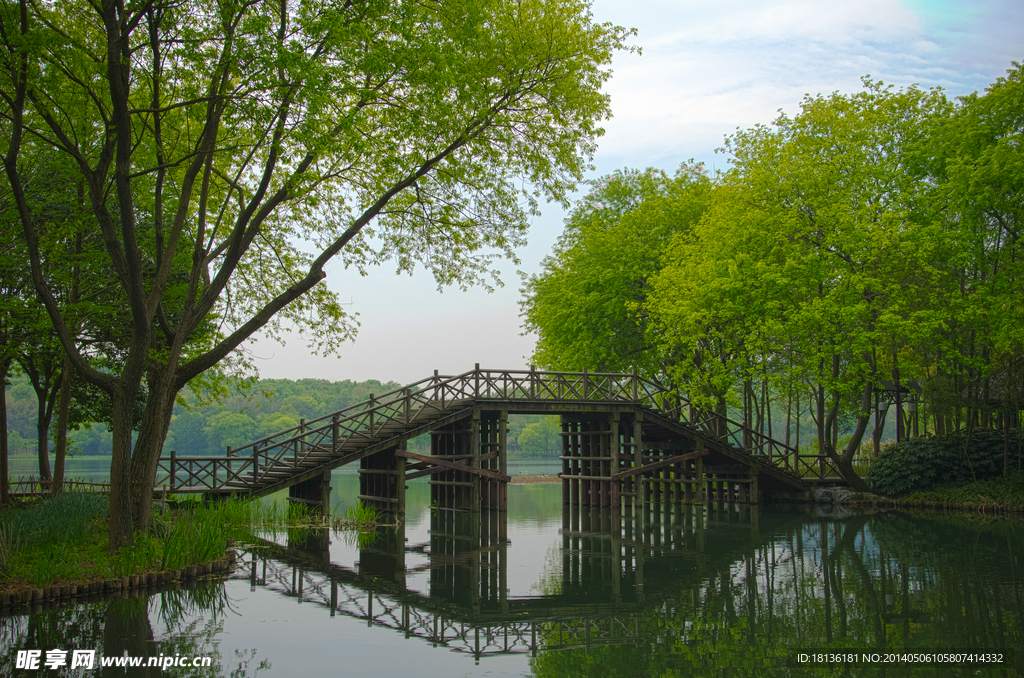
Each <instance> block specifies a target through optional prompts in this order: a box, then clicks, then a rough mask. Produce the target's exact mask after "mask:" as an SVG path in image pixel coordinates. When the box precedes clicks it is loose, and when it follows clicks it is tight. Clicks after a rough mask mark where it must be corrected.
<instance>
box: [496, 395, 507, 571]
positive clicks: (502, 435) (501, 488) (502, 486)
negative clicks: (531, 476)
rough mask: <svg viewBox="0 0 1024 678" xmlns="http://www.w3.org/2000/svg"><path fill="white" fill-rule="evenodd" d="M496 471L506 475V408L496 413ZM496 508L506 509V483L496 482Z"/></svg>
mask: <svg viewBox="0 0 1024 678" xmlns="http://www.w3.org/2000/svg"><path fill="white" fill-rule="evenodd" d="M498 471H499V472H500V473H501V474H502V475H506V476H507V475H508V410H502V411H501V412H499V413H498ZM498 509H499V510H501V511H507V510H508V483H499V484H498ZM502 553H503V554H504V553H505V552H504V551H502ZM502 576H504V572H502ZM502 590H503V591H504V589H502Z"/></svg>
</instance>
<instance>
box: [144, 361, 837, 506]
mask: <svg viewBox="0 0 1024 678" xmlns="http://www.w3.org/2000/svg"><path fill="white" fill-rule="evenodd" d="M474 399H489V400H569V401H576V402H579V401H598V402H608V401H618V402H636V403H639V404H643V405H648V406H650V407H651V408H653V409H655V410H657V411H659V412H660V413H661V414H662V415H663V416H666V417H668V418H670V419H673V420H676V421H684V422H686V423H688V424H690V425H691V426H693V427H695V428H697V429H699V430H701V431H702V432H703V433H704V434H705V435H707V436H709V437H711V438H713V439H716V440H720V441H722V442H725V443H727V444H730V445H733V446H735V447H737V448H739V449H742V450H744V451H746V452H747V453H749V454H751V455H753V456H755V457H757V458H760V459H762V460H763V461H767V462H769V463H771V464H773V465H777V466H779V467H781V468H783V469H785V470H786V471H789V472H791V473H795V474H797V475H801V476H802V475H814V476H818V477H823V476H824V475H825V474H826V473H827V472H830V471H832V470H833V469H832V465H831V462H830V461H827V459H823V455H817V454H814V455H806V454H800V453H799V451H798V450H796V449H795V448H793V447H790V446H788V445H786V444H784V443H782V442H780V441H778V440H775V439H774V438H771V437H770V436H767V435H765V434H763V433H761V432H760V431H757V430H755V429H752V428H750V427H747V426H744V425H743V424H742V423H740V422H736V421H733V420H731V419H729V418H728V417H725V416H723V415H719V414H716V413H713V412H708V411H706V410H702V409H701V408H698V407H696V406H694V405H693V404H692V402H691V401H690V400H689V399H687V398H686V397H684V396H682V395H681V394H679V393H677V392H674V391H672V390H670V389H669V388H667V387H666V386H664V385H662V384H660V383H658V382H657V381H654V380H652V379H648V378H646V377H643V376H640V375H639V374H637V373H636V371H633V372H632V373H618V372H589V371H587V370H584V371H583V372H543V371H537V370H534V369H530V370H482V369H480V367H479V365H477V366H476V367H475V368H474V369H472V370H470V371H468V372H463V373H462V374H459V375H441V374H439V373H437V372H436V371H435V372H434V375H433V376H431V377H427V378H426V379H421V380H420V381H417V382H413V383H412V384H408V385H406V386H402V387H401V388H397V389H393V390H391V391H388V392H386V393H383V394H381V395H380V396H375V395H373V394H371V395H370V397H369V398H368V399H366V400H362V401H360V402H358V403H355V404H353V405H349V406H348V407H344V408H342V409H340V410H338V411H336V412H332V413H330V414H327V415H324V416H322V417H319V418H317V419H313V420H311V421H308V422H307V421H305V420H303V421H302V422H301V423H300V424H299V426H295V427H292V428H289V429H285V430H283V431H279V432H278V433H275V434H273V435H269V436H265V437H263V438H260V439H258V440H256V441H254V442H251V443H248V444H246V445H244V446H243V447H241V448H239V449H232V448H230V447H229V448H228V451H227V455H226V456H224V457H177V456H176V454H174V453H172V455H171V456H170V458H161V459H160V462H159V465H158V471H162V472H164V473H165V474H166V477H165V478H164V483H163V484H164V485H168V484H169V486H170V489H172V490H173V489H174V488H175V487H176V486H181V484H180V483H179V478H178V475H179V471H181V472H184V473H185V478H184V481H185V482H184V485H185V486H189V487H193V488H196V487H207V488H209V489H214V486H217V485H219V484H226V483H229V482H236V483H240V484H244V485H247V486H249V487H252V488H255V487H257V486H258V485H259V483H260V481H261V479H264V478H266V477H267V475H268V472H269V471H270V470H271V469H273V468H274V467H279V466H280V465H281V464H287V465H289V466H291V467H293V468H294V467H299V466H301V465H302V463H303V462H304V461H306V460H307V459H308V458H309V456H310V455H311V454H316V453H318V452H322V451H323V450H324V449H329V450H330V451H331V453H332V454H337V453H338V451H339V450H340V449H341V448H342V447H344V446H345V445H346V444H347V443H350V442H352V441H353V440H354V439H357V438H358V439H365V440H371V439H373V438H374V437H375V436H376V435H377V434H379V433H380V432H381V430H382V429H383V428H384V427H385V426H387V425H388V424H390V423H393V422H396V421H402V422H403V423H405V424H409V423H411V422H412V420H413V419H415V418H416V416H418V415H419V414H420V413H422V412H425V411H427V410H428V409H431V408H433V409H438V410H440V409H443V408H444V407H446V404H450V403H451V402H453V401H459V400H474ZM289 454H290V455H291V458H290V459H288V456H289ZM826 462H827V463H826ZM826 466H828V469H826ZM219 473H222V474H223V475H222V476H221V477H222V478H223V481H221V483H218V480H217V476H218V475H219ZM205 474H212V476H213V477H212V479H210V480H207V478H206V477H202V476H203V475H205Z"/></svg>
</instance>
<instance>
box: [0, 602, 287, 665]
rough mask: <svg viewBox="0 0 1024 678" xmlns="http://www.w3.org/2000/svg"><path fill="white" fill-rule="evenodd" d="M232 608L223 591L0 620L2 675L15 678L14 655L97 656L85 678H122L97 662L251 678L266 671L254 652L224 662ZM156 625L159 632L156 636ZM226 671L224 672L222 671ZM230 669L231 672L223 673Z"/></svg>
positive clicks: (98, 604) (95, 605) (66, 608)
mask: <svg viewBox="0 0 1024 678" xmlns="http://www.w3.org/2000/svg"><path fill="white" fill-rule="evenodd" d="M228 606H229V601H228V598H227V593H226V591H225V588H224V585H223V584H222V583H219V584H214V585H210V586H203V587H199V588H195V589H190V590H181V591H165V592H163V593H159V594H155V595H153V596H150V597H148V598H120V599H115V600H108V601H101V602H97V603H86V604H81V605H76V606H72V607H64V608H60V609H57V610H48V611H46V612H43V613H40V614H35V615H30V616H19V617H8V618H5V619H2V620H0V646H3V647H7V648H10V651H9V652H8V653H5V656H2V657H0V675H13V673H14V659H15V655H16V654H17V653H16V650H20V649H26V650H28V649H31V650H35V649H38V650H42V651H43V653H44V655H43V656H44V657H45V652H46V651H47V650H54V649H62V650H67V651H68V658H69V660H70V656H71V650H95V651H96V661H95V664H94V668H93V672H92V673H90V675H97V676H108V675H109V676H124V675H125V668H123V667H106V668H102V667H100V657H120V656H123V655H125V654H127V655H129V656H131V657H144V658H149V657H159V656H160V655H164V656H165V657H172V656H176V655H180V656H182V657H196V656H199V657H206V656H209V657H211V658H212V659H213V661H212V664H211V666H208V667H191V666H189V667H173V666H172V667H168V668H166V669H162V668H160V667H156V666H153V667H149V666H142V667H138V668H133V669H131V675H133V676H143V677H145V676H158V675H159V676H211V677H212V676H224V675H230V676H232V678H243V677H245V676H255V675H256V674H257V673H259V671H260V670H261V669H263V668H269V666H270V663H269V662H268V661H267V660H263V661H261V662H259V664H258V665H256V666H251V665H252V664H253V662H254V661H255V659H256V655H257V651H256V650H255V649H253V650H246V651H243V652H241V653H239V652H235V657H234V658H233V659H232V660H230V661H225V658H224V657H222V656H221V654H220V651H219V643H220V641H219V640H218V636H219V635H220V634H221V633H222V632H223V630H224V614H225V612H226V611H227V610H228ZM154 622H155V624H156V627H157V628H158V629H159V632H155V631H154ZM226 665H227V666H226ZM228 666H229V667H231V668H230V669H229V668H228ZM229 671H230V672H229ZM80 672H81V669H78V668H76V669H75V670H74V671H72V670H71V669H70V661H68V662H67V665H66V666H64V667H63V668H62V669H58V670H57V671H52V670H48V669H45V668H43V669H41V670H40V671H38V673H37V675H40V676H43V675H68V676H70V675H78V674H79V673H80Z"/></svg>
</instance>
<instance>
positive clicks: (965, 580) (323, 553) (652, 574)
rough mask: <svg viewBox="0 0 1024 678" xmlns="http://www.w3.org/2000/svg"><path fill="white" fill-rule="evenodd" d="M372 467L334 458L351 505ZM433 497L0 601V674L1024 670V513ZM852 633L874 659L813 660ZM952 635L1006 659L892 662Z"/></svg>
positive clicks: (420, 488)
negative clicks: (67, 662) (38, 652)
mask: <svg viewBox="0 0 1024 678" xmlns="http://www.w3.org/2000/svg"><path fill="white" fill-rule="evenodd" d="M357 484H358V478H357V476H356V475H355V474H351V473H348V474H346V473H339V474H336V475H335V478H334V486H335V490H334V491H335V497H336V502H341V501H343V499H344V497H352V496H354V495H355V494H356V493H357V492H356V488H357ZM428 497H429V492H428V488H427V485H426V483H425V482H422V481H414V482H412V483H410V488H409V494H408V499H409V506H410V510H409V513H408V515H407V516H406V518H405V520H404V521H403V522H402V524H401V526H400V527H397V528H386V529H381V530H379V531H378V532H377V533H374V534H372V535H364V536H361V537H357V536H355V535H352V534H343V533H333V534H332V533H326V532H322V533H308V532H307V533H299V532H296V531H293V532H291V533H287V532H285V533H280V534H277V535H267V536H268V537H272V538H273V542H274V544H276V546H269V545H262V547H260V548H254V549H251V550H249V551H247V552H246V553H245V554H243V556H242V557H241V559H240V563H239V565H238V568H237V569H236V570H235V572H234V573H233V574H232V576H231V578H230V579H229V580H228V581H226V582H220V583H216V584H213V585H210V586H205V587H202V588H199V589H197V590H194V591H188V592H175V593H164V594H160V595H156V596H152V597H150V598H148V599H146V598H142V599H139V600H118V601H108V602H104V603H96V604H91V605H83V606H79V607H77V608H72V609H65V610H60V611H54V612H45V613H41V614H37V615H32V616H28V615H23V616H17V617H10V618H7V619H5V620H2V624H3V626H2V627H0V646H2V647H4V648H6V649H5V650H4V652H2V653H0V674H5V675H9V674H10V673H11V672H12V669H11V666H12V663H13V661H14V656H15V651H16V650H17V649H26V648H39V649H42V650H51V649H54V648H55V647H63V648H64V649H68V647H65V646H71V645H72V644H74V646H75V647H79V648H94V649H96V650H97V651H98V652H99V653H100V654H104V653H105V654H107V655H115V654H121V653H124V652H126V651H127V652H128V653H129V654H131V655H133V656H134V655H137V654H138V655H143V654H146V653H148V654H150V655H153V654H161V653H162V654H164V655H174V654H175V653H179V654H195V655H210V656H212V657H214V658H215V666H213V667H211V668H208V669H204V670H199V671H198V672H193V673H188V672H187V671H186V670H185V669H173V668H172V669H168V670H167V671H163V672H159V671H158V673H160V674H161V675H175V671H177V672H178V675H238V676H253V675H257V674H258V675H268V676H270V675H280V676H324V675H341V676H364V675H367V676H368V675H375V676H402V677H406V676H417V677H428V676H497V675H510V676H521V675H528V676H664V675H670V676H691V675H692V676H704V675H726V676H730V675H738V676H742V675H751V676H776V675H792V676H802V675H807V676H831V675H852V676H861V675H864V676H875V675H877V676H890V677H891V676H918V675H920V676H945V675H948V676H974V675H982V676H1016V675H1024V673H1022V672H1021V666H1020V662H1021V659H1022V653H1021V652H1020V645H1021V630H1022V622H1024V568H1022V562H1021V554H1022V553H1024V531H1022V529H1021V528H1022V525H1021V523H1020V522H1014V521H1004V520H1000V521H993V520H984V519H982V518H980V517H979V518H974V517H970V516H923V515H914V514H910V513H906V512H882V513H855V512H848V511H843V510H839V511H837V512H826V511H821V510H819V509H814V508H810V507H807V506H788V507H787V506H768V507H761V508H760V509H753V508H751V507H747V506H741V505H708V506H706V507H688V506H682V507H673V506H665V507H661V508H660V509H658V508H657V507H655V508H654V509H652V510H648V511H642V510H641V511H633V510H623V511H621V512H612V511H609V510H608V509H603V510H597V509H595V510H590V509H581V510H577V511H566V510H564V507H563V506H562V504H561V488H560V486H558V485H513V486H510V488H509V511H508V513H507V514H500V513H480V514H472V513H460V512H452V511H447V510H437V509H431V507H430V506H429V505H428V501H429V500H428ZM839 649H841V650H844V651H855V652H856V653H857V661H855V662H850V663H847V664H845V665H843V664H834V665H832V666H829V665H824V664H811V663H808V662H803V663H801V662H799V661H798V655H800V654H808V655H809V656H811V657H813V656H814V654H815V653H822V652H825V651H827V650H832V651H835V650H839ZM957 650H958V651H973V652H981V651H990V652H993V653H996V654H1002V655H1003V658H1004V663H1003V664H1000V665H991V664H978V663H974V664H966V663H962V662H961V663H942V664H936V663H925V664H899V663H897V664H890V665H883V664H882V663H881V660H882V659H884V658H885V657H886V655H888V654H891V653H897V654H904V653H914V654H916V655H918V657H920V655H922V654H925V655H927V654H934V653H939V652H943V653H944V652H951V651H957ZM876 654H877V655H878V660H877V661H872V657H871V656H872V655H876ZM865 657H866V658H865ZM261 666H262V668H261ZM151 670H152V669H151ZM188 671H193V670H192V669H189V670H188ZM46 673H47V672H46V671H45V670H44V671H38V672H32V673H31V674H25V675H45V674H46ZM56 673H59V672H54V674H56ZM92 673H94V674H96V675H102V673H101V670H100V669H96V670H94V671H93V672H92ZM65 674H66V675H91V673H90V672H84V673H83V672H82V670H80V669H76V671H75V672H73V673H72V672H68V671H65ZM117 675H124V674H123V673H119V674H117ZM133 675H134V674H133ZM138 675H143V674H142V673H140V674H138ZM153 675H156V674H155V673H154V674H153Z"/></svg>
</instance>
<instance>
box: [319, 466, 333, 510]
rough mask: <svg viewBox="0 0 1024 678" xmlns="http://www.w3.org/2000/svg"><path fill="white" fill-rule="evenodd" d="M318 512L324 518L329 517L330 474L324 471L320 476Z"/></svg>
mask: <svg viewBox="0 0 1024 678" xmlns="http://www.w3.org/2000/svg"><path fill="white" fill-rule="evenodd" d="M320 510H321V511H323V514H324V516H327V517H329V516H330V515H331V472H330V471H324V472H323V475H321V476H320Z"/></svg>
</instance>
